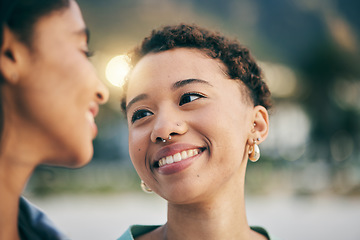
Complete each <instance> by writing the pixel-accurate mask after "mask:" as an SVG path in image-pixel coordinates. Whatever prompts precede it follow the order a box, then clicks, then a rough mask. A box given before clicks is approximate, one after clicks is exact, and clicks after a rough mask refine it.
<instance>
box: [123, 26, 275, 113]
mask: <svg viewBox="0 0 360 240" xmlns="http://www.w3.org/2000/svg"><path fill="white" fill-rule="evenodd" d="M174 48H193V49H199V50H200V51H204V53H206V54H207V55H208V56H209V57H211V58H213V59H219V60H220V61H221V62H222V63H224V65H225V66H226V67H227V72H226V74H227V75H228V77H229V78H230V79H233V80H238V81H241V82H243V83H244V84H245V86H246V87H247V90H248V91H247V92H248V93H249V97H250V99H251V100H252V102H253V104H254V106H257V105H261V106H264V107H265V108H266V109H269V108H270V107H271V98H270V95H271V94H270V91H269V88H268V86H267V85H266V83H265V82H264V80H263V76H262V71H261V69H260V67H259V66H258V65H257V63H256V62H255V60H254V58H253V57H252V56H251V54H250V51H249V49H248V48H246V47H244V46H242V45H241V44H240V43H239V42H238V41H237V40H231V39H229V38H226V37H225V36H223V35H221V34H220V33H218V32H213V31H209V30H207V29H205V28H202V27H199V26H197V25H187V24H179V25H174V26H165V27H162V28H160V29H157V30H153V31H152V32H151V35H150V36H149V37H146V38H145V39H144V40H143V42H142V44H141V45H140V46H138V47H136V48H135V49H134V50H133V51H132V52H131V53H130V54H129V55H130V64H131V66H132V67H135V65H136V64H137V63H138V62H139V61H140V59H141V58H142V57H144V56H145V55H147V54H149V53H156V52H163V51H167V50H170V49H174ZM126 88H127V83H125V85H124V92H123V96H122V99H121V108H122V110H123V111H124V112H126Z"/></svg>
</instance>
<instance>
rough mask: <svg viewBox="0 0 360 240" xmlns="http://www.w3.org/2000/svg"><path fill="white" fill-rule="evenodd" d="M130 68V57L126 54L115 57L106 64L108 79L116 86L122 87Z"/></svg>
mask: <svg viewBox="0 0 360 240" xmlns="http://www.w3.org/2000/svg"><path fill="white" fill-rule="evenodd" d="M129 70H130V65H129V58H128V56H126V55H118V56H116V57H113V58H112V59H111V60H110V61H109V62H108V64H107V65H106V69H105V75H106V79H107V80H108V81H109V82H110V83H111V84H112V85H114V86H117V87H122V85H123V84H124V80H125V77H126V75H127V74H128V72H129Z"/></svg>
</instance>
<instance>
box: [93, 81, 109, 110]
mask: <svg viewBox="0 0 360 240" xmlns="http://www.w3.org/2000/svg"><path fill="white" fill-rule="evenodd" d="M96 98H97V101H98V103H99V104H104V103H106V102H107V101H108V100H109V89H108V88H107V87H106V86H105V84H104V83H103V82H101V81H99V85H98V89H97V92H96Z"/></svg>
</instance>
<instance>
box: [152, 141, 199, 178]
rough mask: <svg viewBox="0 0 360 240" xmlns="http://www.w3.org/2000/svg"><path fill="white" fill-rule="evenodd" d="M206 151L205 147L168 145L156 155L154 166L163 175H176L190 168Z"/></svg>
mask: <svg viewBox="0 0 360 240" xmlns="http://www.w3.org/2000/svg"><path fill="white" fill-rule="evenodd" d="M204 150H205V148H204V147H198V146H194V145H189V144H172V145H168V146H166V147H163V148H162V149H160V151H158V152H157V153H156V155H155V159H156V160H155V161H154V163H153V166H154V168H156V169H157V171H158V172H159V173H161V174H165V175H167V174H172V173H176V172H179V171H181V170H183V169H185V168H187V167H188V166H190V165H191V163H192V162H193V161H192V160H194V159H195V157H198V156H199V155H200V154H201V153H202V152H203V151H204Z"/></svg>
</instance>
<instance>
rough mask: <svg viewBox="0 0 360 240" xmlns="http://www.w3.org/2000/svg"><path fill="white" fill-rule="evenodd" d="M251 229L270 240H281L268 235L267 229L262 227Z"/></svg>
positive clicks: (252, 227)
mask: <svg viewBox="0 0 360 240" xmlns="http://www.w3.org/2000/svg"><path fill="white" fill-rule="evenodd" d="M250 228H251V229H252V230H253V231H255V232H257V233H260V234H261V235H264V236H265V237H266V238H267V239H268V240H279V239H278V238H276V237H274V236H272V235H271V234H269V233H268V231H266V229H265V228H263V227H260V226H250Z"/></svg>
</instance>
